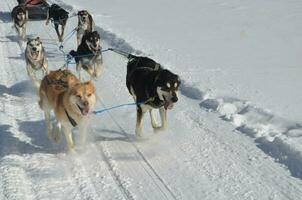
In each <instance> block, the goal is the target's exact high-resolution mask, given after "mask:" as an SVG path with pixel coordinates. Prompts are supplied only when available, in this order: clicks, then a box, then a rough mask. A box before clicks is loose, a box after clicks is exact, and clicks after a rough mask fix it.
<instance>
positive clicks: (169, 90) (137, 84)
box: [126, 54, 180, 136]
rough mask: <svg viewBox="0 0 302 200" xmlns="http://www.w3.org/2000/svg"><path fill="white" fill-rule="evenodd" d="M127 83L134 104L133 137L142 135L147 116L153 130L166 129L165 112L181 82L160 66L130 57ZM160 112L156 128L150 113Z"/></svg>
mask: <svg viewBox="0 0 302 200" xmlns="http://www.w3.org/2000/svg"><path fill="white" fill-rule="evenodd" d="M128 59H129V61H128V64H127V77H126V84H127V88H128V90H129V92H130V94H131V95H132V96H133V98H134V100H135V101H136V103H137V120H136V130H135V131H136V134H137V135H138V136H140V135H141V133H142V124H141V121H142V117H143V114H144V113H145V112H147V111H149V113H150V117H151V124H152V127H153V129H154V130H155V131H158V130H164V129H166V128H167V109H172V108H173V104H174V103H176V102H177V101H178V88H179V85H180V80H179V77H178V75H176V74H173V73H172V72H171V71H169V70H167V69H163V68H162V67H161V65H160V64H159V63H156V62H155V61H154V60H152V59H150V58H147V57H138V56H133V55H131V54H130V55H129V56H128ZM153 109H159V113H160V117H161V126H158V125H157V123H156V120H155V117H154V115H153V113H152V110H153Z"/></svg>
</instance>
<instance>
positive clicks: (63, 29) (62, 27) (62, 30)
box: [61, 24, 65, 42]
mask: <svg viewBox="0 0 302 200" xmlns="http://www.w3.org/2000/svg"><path fill="white" fill-rule="evenodd" d="M64 31H65V24H64V25H61V42H63V39H64Z"/></svg>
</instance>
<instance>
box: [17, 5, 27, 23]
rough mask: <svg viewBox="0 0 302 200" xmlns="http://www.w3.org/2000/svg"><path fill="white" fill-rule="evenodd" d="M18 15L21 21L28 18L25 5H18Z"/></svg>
mask: <svg viewBox="0 0 302 200" xmlns="http://www.w3.org/2000/svg"><path fill="white" fill-rule="evenodd" d="M16 17H17V19H18V20H20V21H23V20H25V19H26V8H25V7H24V6H18V8H17V10H16Z"/></svg>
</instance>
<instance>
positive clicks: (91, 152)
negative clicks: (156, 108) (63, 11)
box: [0, 0, 302, 200]
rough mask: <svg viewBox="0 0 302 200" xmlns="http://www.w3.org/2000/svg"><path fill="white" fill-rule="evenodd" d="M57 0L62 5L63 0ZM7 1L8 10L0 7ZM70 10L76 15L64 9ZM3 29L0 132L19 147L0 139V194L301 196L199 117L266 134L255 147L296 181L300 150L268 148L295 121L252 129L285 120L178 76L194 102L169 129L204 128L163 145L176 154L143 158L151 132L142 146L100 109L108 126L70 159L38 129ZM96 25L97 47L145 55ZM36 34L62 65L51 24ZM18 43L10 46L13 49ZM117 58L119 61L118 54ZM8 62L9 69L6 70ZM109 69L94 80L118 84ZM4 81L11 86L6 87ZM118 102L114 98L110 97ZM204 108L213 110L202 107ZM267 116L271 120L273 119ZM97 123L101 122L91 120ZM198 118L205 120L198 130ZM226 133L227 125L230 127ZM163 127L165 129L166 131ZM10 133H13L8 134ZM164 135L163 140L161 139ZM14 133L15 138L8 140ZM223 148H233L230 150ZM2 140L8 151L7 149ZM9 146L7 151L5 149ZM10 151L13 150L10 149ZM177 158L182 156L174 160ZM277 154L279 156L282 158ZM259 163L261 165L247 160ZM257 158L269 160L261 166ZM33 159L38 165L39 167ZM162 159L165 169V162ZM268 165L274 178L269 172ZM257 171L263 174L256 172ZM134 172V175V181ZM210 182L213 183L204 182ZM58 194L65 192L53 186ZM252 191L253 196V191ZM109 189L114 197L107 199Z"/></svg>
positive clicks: (297, 186) (294, 131) (294, 184)
mask: <svg viewBox="0 0 302 200" xmlns="http://www.w3.org/2000/svg"><path fill="white" fill-rule="evenodd" d="M4 2H6V3H8V1H7V0H5V1H2V2H1V3H0V5H1V7H6V10H5V12H9V10H8V9H10V8H11V7H12V6H13V5H14V4H13V3H10V4H7V5H6V4H5V3H4ZM52 2H56V1H52ZM58 2H59V3H61V4H62V2H61V1H58ZM8 5H9V7H7V6H8ZM68 8H69V10H71V11H74V10H72V7H71V6H69V7H68ZM2 15H3V13H2ZM5 27H6V29H4V26H3V25H0V31H1V33H5V34H4V35H1V37H2V39H1V40H5V39H6V40H7V41H6V44H5V45H4V48H3V46H2V48H1V49H0V56H1V57H2V58H3V59H4V63H3V64H2V65H0V69H1V71H2V72H3V73H1V74H0V84H1V85H0V87H1V88H0V91H1V96H0V100H1V105H0V111H1V113H0V115H1V116H2V115H5V116H6V117H7V120H6V121H3V122H1V125H0V126H1V130H2V133H1V134H6V135H7V137H12V138H9V139H8V140H12V141H11V143H12V144H17V147H16V149H13V148H10V149H8V150H5V149H3V148H2V147H1V146H2V143H1V141H0V150H1V151H0V156H1V159H0V164H1V165H0V177H1V179H0V180H1V181H0V186H1V188H0V191H2V192H0V199H13V200H15V199H25V200H27V199H50V198H51V199H129V200H132V199H148V198H149V197H150V195H152V199H188V197H191V198H192V199H200V198H203V199H226V198H231V199H261V198H263V196H259V194H260V195H262V194H266V193H267V196H266V197H267V199H295V198H296V197H297V196H299V195H300V196H301V195H302V191H301V182H298V181H297V180H295V179H291V178H288V177H287V172H286V170H283V171H282V170H280V168H281V167H280V166H278V165H271V163H273V162H274V161H273V160H272V159H270V157H267V158H263V157H264V155H263V154H261V153H260V152H257V154H256V155H254V154H253V155H247V156H249V157H247V158H242V157H240V156H238V155H239V154H240V153H241V152H240V150H242V151H244V152H247V151H251V152H255V150H254V148H253V147H250V146H244V147H240V145H241V144H234V143H232V141H230V140H231V139H230V138H228V137H227V136H223V135H221V134H223V133H224V131H225V130H223V128H221V129H222V130H220V129H219V127H218V128H217V127H209V125H208V123H207V122H208V121H209V120H205V119H203V117H205V116H207V115H217V116H220V117H221V119H223V120H224V121H222V122H223V123H224V124H227V123H228V122H231V123H232V124H234V125H235V127H237V132H243V133H246V134H247V135H250V136H252V137H255V138H261V139H263V138H264V139H263V141H262V140H258V141H257V142H259V144H261V145H262V147H261V145H260V146H259V148H260V149H262V150H263V151H264V152H265V153H267V155H269V156H272V157H273V158H278V159H279V160H278V161H279V162H280V163H282V164H284V165H285V166H287V167H288V169H289V170H290V171H291V173H292V175H293V176H295V177H299V178H301V172H302V171H300V170H301V169H300V167H299V166H301V160H302V158H301V157H299V156H301V154H298V153H295V152H294V150H291V149H290V148H283V149H282V148H281V150H280V149H279V151H280V152H277V150H276V151H273V152H272V151H271V150H272V149H273V148H275V146H276V145H277V146H280V147H284V146H285V144H284V143H283V140H281V141H280V140H278V137H280V134H281V135H287V136H292V137H299V134H301V133H300V132H299V131H300V130H301V127H302V126H301V123H297V122H290V123H284V124H285V125H284V127H281V128H280V127H278V129H277V131H279V130H283V131H282V132H281V133H279V134H278V133H277V134H275V132H276V131H275V130H274V131H271V129H270V128H268V129H265V130H263V128H262V129H261V130H259V127H255V126H256V125H257V126H258V123H259V122H260V121H262V119H263V118H266V119H267V118H268V119H270V121H271V122H272V123H271V124H269V125H272V126H273V125H275V124H274V122H277V123H279V122H280V121H281V122H284V121H285V120H284V119H279V118H277V117H276V116H274V115H272V114H270V113H269V112H267V111H265V110H263V109H259V108H256V107H255V106H252V105H250V104H249V103H247V102H245V101H242V100H238V99H232V98H224V97H221V98H209V96H210V94H208V93H207V92H203V91H201V90H200V89H199V88H195V87H194V86H192V85H190V84H189V83H187V82H184V81H183V82H184V83H183V86H182V88H181V92H182V94H183V98H187V100H186V101H188V102H190V103H192V104H194V105H196V106H195V107H191V108H186V107H185V105H182V106H180V107H181V112H180V113H179V115H178V117H175V118H174V119H175V120H177V123H173V125H176V127H175V130H177V125H178V126H181V125H185V126H187V128H188V129H192V132H196V133H200V132H202V134H192V135H190V136H188V138H185V139H184V140H181V138H180V140H179V142H178V143H177V144H174V143H173V142H169V141H166V142H167V143H171V144H170V145H177V148H175V149H174V150H175V152H171V151H170V150H169V149H164V150H165V152H158V154H159V156H155V155H151V156H150V152H149V148H146V145H147V146H148V145H149V146H159V144H158V143H157V142H155V141H154V140H155V139H159V138H158V137H157V136H154V139H150V140H149V141H146V145H145V146H144V145H143V142H144V139H143V141H136V140H135V139H133V136H132V132H133V130H131V131H130V130H128V129H127V128H124V127H127V126H126V125H125V124H127V122H124V121H123V118H124V116H119V117H116V116H115V115H114V114H111V113H107V114H106V115H102V118H103V119H104V120H106V121H111V122H112V124H104V125H103V126H102V129H100V128H99V127H96V126H93V129H94V130H93V133H94V135H96V136H95V137H96V138H95V139H96V141H95V142H93V143H88V144H87V146H86V147H85V148H87V149H86V151H84V152H80V153H75V154H72V155H66V154H65V153H62V152H63V151H65V149H64V143H63V144H60V145H55V144H49V142H46V141H47V138H46V136H45V135H46V134H45V133H44V132H43V129H45V126H44V124H43V116H42V114H41V112H40V110H39V108H38V106H37V104H36V98H33V97H32V96H34V95H35V92H34V89H33V88H32V87H31V86H30V84H29V83H28V81H27V79H25V80H24V77H26V76H24V74H26V72H25V67H24V65H25V64H24V61H23V60H22V59H23V51H24V49H23V48H22V45H20V43H16V42H15V41H16V37H14V36H13V35H14V34H15V33H14V31H7V28H8V27H10V24H7V25H6V26H5ZM98 30H99V31H100V33H101V35H102V37H103V39H104V40H105V42H106V44H105V45H108V46H112V47H116V48H120V49H122V50H124V51H128V52H134V53H136V54H142V53H143V52H142V51H140V50H136V49H135V48H133V47H132V46H131V45H130V44H128V43H127V42H126V41H125V40H123V39H122V38H119V37H118V36H117V35H116V34H114V33H111V32H110V31H106V30H103V29H101V28H100V27H98ZM43 31H44V32H45V33H46V34H47V37H49V38H50V39H48V40H47V38H45V39H44V41H45V44H46V45H47V47H50V48H49V49H51V50H53V51H49V52H48V55H49V56H50V59H49V63H50V64H51V65H52V66H57V65H58V63H61V64H62V62H58V58H60V59H61V58H62V56H61V54H60V53H59V52H57V50H56V48H57V46H58V43H57V42H55V41H56V38H55V37H54V36H53V35H52V34H53V33H54V30H52V27H51V26H49V27H48V28H44V29H43V30H42V31H41V32H43ZM51 33H52V34H51ZM67 33H68V31H67ZM7 35H9V36H7ZM5 37H6V38H5ZM17 49H18V52H16V50H17ZM5 50H7V53H5ZM18 54H19V55H20V57H16V58H10V55H18ZM51 56H53V57H51ZM115 58H116V59H117V57H115ZM18 59H20V61H19V60H18ZM124 64H125V63H124ZM8 66H9V70H7V68H8ZM20 67H21V68H23V69H22V71H21V70H20V69H19V68H20ZM107 71H109V69H106V68H105V72H107ZM114 72H119V69H115V70H113V72H111V75H108V77H106V78H102V81H101V82H103V81H106V80H107V81H108V80H110V81H111V82H112V83H113V84H116V85H119V84H120V82H121V81H123V78H124V77H123V76H122V78H121V77H120V76H113V75H112V73H114ZM7 86H10V87H9V88H7ZM23 86H25V87H26V94H25V96H24V94H23V92H24V89H23ZM113 90H116V93H115V94H119V92H120V91H121V90H122V89H121V88H116V89H113ZM11 91H15V92H16V91H17V92H20V93H13V92H11ZM105 96H106V94H105ZM116 99H118V95H117V96H116ZM99 103H100V105H101V106H102V107H106V106H107V102H106V101H101V102H99ZM113 103H114V102H113ZM110 104H111V102H110ZM108 105H109V103H108ZM205 111H215V112H214V113H207V112H205ZM17 113H18V114H17ZM131 113H132V114H129V115H130V116H133V115H134V113H133V112H131ZM201 113H202V114H201ZM16 114H17V115H16ZM249 114H251V115H252V117H250V119H252V120H253V119H255V118H260V119H259V120H258V121H256V122H253V121H249ZM254 116H256V117H254ZM243 117H244V118H245V119H244V120H243V119H242V118H243ZM132 118H133V117H132ZM275 118H277V119H276V120H272V119H275ZM2 119H3V118H2ZM96 120H99V119H95V120H94V121H96ZM24 121H25V122H28V123H29V124H30V123H31V122H35V125H36V127H38V130H41V131H42V132H43V133H41V132H40V133H35V134H32V135H30V134H29V132H30V131H35V132H38V130H34V129H30V128H26V127H27V126H29V125H28V124H24ZM205 124H207V125H208V126H205ZM289 124H290V125H289ZM226 126H227V125H226ZM192 127H193V128H192ZM257 128H258V129H257ZM282 128H283V129H282ZM229 129H230V130H232V126H231V124H230V125H229ZM106 130H107V131H106ZM113 130H118V131H113ZM213 130H215V132H214V131H213ZM218 130H220V132H221V134H217V131H218ZM110 131H111V132H110ZM167 132H169V133H168V134H172V133H171V132H170V131H167ZM235 132H236V131H235ZM10 133H11V134H12V136H8V135H9V134H10ZM100 133H104V134H105V135H103V134H100ZM110 133H112V134H113V133H114V134H117V135H118V137H112V136H111V135H110ZM39 134H44V136H43V138H42V140H43V141H42V142H41V143H37V142H36V141H32V140H33V137H34V136H35V137H40V138H41V136H39ZM106 134H108V135H106ZM257 134H259V136H258V135H257ZM263 136H264V137H263ZM98 137H99V138H98ZM162 137H163V138H166V137H168V136H162ZM240 137H242V140H245V141H247V140H248V139H249V138H247V137H245V136H244V135H242V136H240ZM14 138H15V139H14ZM17 139H18V140H19V141H18V142H15V140H17ZM267 141H273V142H276V143H277V144H276V145H274V144H275V143H273V142H272V143H267ZM278 142H279V143H278ZM37 144H38V145H37ZM230 144H231V145H234V146H235V147H234V146H230ZM202 145H207V147H206V148H201V147H202ZM263 145H264V146H263ZM270 145H271V146H270ZM5 146H6V147H7V145H5ZM266 147H267V148H268V150H267V151H265V148H266ZM45 148H46V149H45ZM150 148H151V147H150ZM12 150H14V152H9V151H12ZM9 153H13V154H11V155H8V154H9ZM220 153H221V154H222V153H223V154H224V155H225V157H226V158H223V161H224V162H221V160H220V159H221V158H220ZM2 154H3V155H2ZM22 154H25V155H22ZM164 154H167V155H168V156H169V157H170V159H169V160H173V161H174V162H175V164H174V165H172V166H174V167H175V168H169V169H166V168H165V165H164V164H163V163H165V162H166V161H165V160H164V158H165V157H164V156H165V155H164ZM179 155H184V156H180V157H181V158H178V156H179ZM284 155H286V156H287V157H286V158H284ZM182 158H185V160H182ZM258 160H259V161H261V162H260V163H257V162H255V161H258ZM247 161H248V162H247ZM294 161H295V162H294ZM262 162H263V163H266V164H267V165H263V166H262ZM41 163H43V164H42V165H41ZM236 163H242V165H241V166H236ZM293 163H296V164H293ZM165 164H167V166H170V163H165ZM222 164H223V165H222ZM250 165H252V166H253V167H254V168H255V170H254V171H253V172H251V171H250V169H251V166H250ZM226 166H227V167H226ZM62 170H63V171H62ZM178 170H179V171H178ZM276 170H278V172H280V174H279V173H277V174H272V173H271V172H272V171H276ZM164 172H165V173H164ZM179 172H183V174H179V175H178V176H179V180H175V175H176V174H177V173H179ZM197 173H204V174H203V176H202V177H203V178H202V180H198V179H196V178H197V177H196V178H195V177H194V174H197ZM163 174H164V175H163ZM268 174H271V175H268ZM169 175H170V176H169ZM262 175H263V176H264V175H266V176H265V177H264V178H263V176H262ZM41 177H42V178H41ZM136 177H141V179H139V178H136ZM188 177H190V178H191V179H192V180H191V183H190V185H188V186H187V187H184V188H179V185H181V184H180V183H179V182H181V180H182V179H184V178H188ZM284 177H285V178H284ZM39 178H40V179H39ZM136 180H141V181H136ZM206 180H209V181H210V182H212V185H211V186H208V185H207V184H206V183H208V182H207V181H206ZM251 180H253V181H251ZM203 181H204V182H203ZM242 184H245V185H246V187H245V188H244V190H242V187H241V185H242ZM213 185H214V187H212V186H213ZM268 185H269V186H268ZM272 185H274V188H271V186H272ZM201 186H202V187H201ZM61 190H63V191H64V192H61ZM255 191H261V192H259V194H257V193H255ZM266 191H267V192H266ZM284 191H287V192H284ZM289 191H290V192H289ZM62 193H65V196H62V195H63V194H62ZM113 194H115V196H112V195H113Z"/></svg>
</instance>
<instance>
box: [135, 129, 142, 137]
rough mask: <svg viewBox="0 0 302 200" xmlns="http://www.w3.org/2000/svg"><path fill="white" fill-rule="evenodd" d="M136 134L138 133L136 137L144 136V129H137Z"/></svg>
mask: <svg viewBox="0 0 302 200" xmlns="http://www.w3.org/2000/svg"><path fill="white" fill-rule="evenodd" d="M135 134H136V137H141V136H142V129H141V128H137V129H135Z"/></svg>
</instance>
